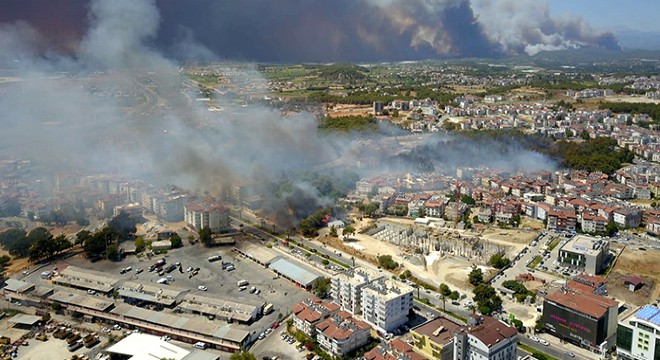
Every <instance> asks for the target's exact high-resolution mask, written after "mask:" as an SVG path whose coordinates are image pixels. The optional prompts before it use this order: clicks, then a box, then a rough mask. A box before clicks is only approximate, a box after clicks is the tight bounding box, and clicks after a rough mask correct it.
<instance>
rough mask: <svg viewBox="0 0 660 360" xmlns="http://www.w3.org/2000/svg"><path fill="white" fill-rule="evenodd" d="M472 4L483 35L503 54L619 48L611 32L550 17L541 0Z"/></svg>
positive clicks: (576, 19) (485, 0) (582, 22)
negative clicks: (588, 47)
mask: <svg viewBox="0 0 660 360" xmlns="http://www.w3.org/2000/svg"><path fill="white" fill-rule="evenodd" d="M473 5H474V9H475V12H476V14H477V15H478V18H479V23H480V24H481V26H482V28H483V29H484V31H485V33H486V34H487V35H488V37H489V38H490V39H491V41H493V42H494V43H498V44H500V45H501V47H502V50H503V51H504V52H505V53H515V54H519V53H527V54H529V55H534V54H536V53H538V52H539V51H551V50H564V49H574V48H580V47H584V46H590V47H599V48H605V49H610V50H620V49H621V48H620V46H619V44H618V40H617V39H616V38H615V37H614V35H613V34H612V33H609V32H602V31H597V30H595V29H593V28H592V27H591V26H590V25H589V23H587V22H586V21H585V20H584V19H583V18H580V17H576V16H573V15H562V16H561V17H553V16H550V10H549V8H548V3H547V1H545V0H498V1H491V0H474V2H473ZM594 5H596V4H594Z"/></svg>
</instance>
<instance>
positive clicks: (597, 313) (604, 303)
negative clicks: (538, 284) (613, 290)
mask: <svg viewBox="0 0 660 360" xmlns="http://www.w3.org/2000/svg"><path fill="white" fill-rule="evenodd" d="M546 300H548V301H552V302H555V303H557V304H560V305H562V306H565V307H567V308H569V309H573V310H575V311H578V312H581V313H583V314H587V315H589V316H592V317H595V318H601V317H602V316H603V315H605V313H607V311H608V310H609V309H610V308H611V307H614V306H616V307H618V306H619V303H618V302H616V301H614V300H611V299H608V298H606V297H603V296H600V295H596V294H591V293H583V292H575V291H566V292H564V291H561V290H560V291H557V292H555V293H553V294H550V295H548V296H546Z"/></svg>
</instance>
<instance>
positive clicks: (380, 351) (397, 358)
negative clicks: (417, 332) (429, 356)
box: [364, 338, 426, 360]
mask: <svg viewBox="0 0 660 360" xmlns="http://www.w3.org/2000/svg"><path fill="white" fill-rule="evenodd" d="M364 358H365V360H425V359H426V358H425V357H424V356H422V355H420V354H418V353H416V352H414V351H413V348H412V346H410V345H408V344H406V343H405V342H404V341H403V340H401V339H399V338H395V339H394V340H392V341H390V342H382V343H380V344H378V345H377V346H376V347H375V348H373V349H371V350H370V351H368V352H366V353H365V354H364Z"/></svg>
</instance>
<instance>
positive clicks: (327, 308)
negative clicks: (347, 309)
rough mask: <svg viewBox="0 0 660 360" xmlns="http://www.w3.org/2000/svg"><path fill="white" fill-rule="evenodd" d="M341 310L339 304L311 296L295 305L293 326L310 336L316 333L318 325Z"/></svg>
mask: <svg viewBox="0 0 660 360" xmlns="http://www.w3.org/2000/svg"><path fill="white" fill-rule="evenodd" d="M337 311H339V305H337V304H335V303H331V302H325V301H322V300H321V299H318V298H309V299H305V300H303V301H301V302H300V303H298V304H296V305H294V306H293V326H295V327H296V329H298V330H299V331H302V332H304V333H305V334H307V335H309V336H314V335H315V334H316V325H317V324H318V323H320V322H321V321H322V320H323V319H326V318H327V317H328V316H330V315H332V314H334V313H336V312H337Z"/></svg>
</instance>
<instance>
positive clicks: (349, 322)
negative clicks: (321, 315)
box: [316, 311, 371, 357]
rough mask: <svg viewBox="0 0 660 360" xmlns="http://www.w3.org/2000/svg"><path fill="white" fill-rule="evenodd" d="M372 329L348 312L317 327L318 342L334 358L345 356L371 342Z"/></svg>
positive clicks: (338, 314)
mask: <svg viewBox="0 0 660 360" xmlns="http://www.w3.org/2000/svg"><path fill="white" fill-rule="evenodd" d="M370 332H371V328H370V327H369V325H368V324H366V323H365V322H364V321H360V320H357V319H355V318H353V317H351V314H349V313H348V312H346V311H340V312H339V313H337V314H335V315H333V316H330V317H328V318H327V319H325V320H323V321H321V322H320V323H319V324H317V325H316V340H317V341H318V343H319V345H320V346H321V347H322V348H324V349H325V350H327V351H328V352H329V353H331V354H332V355H334V356H339V357H342V356H345V355H347V354H348V353H350V352H351V351H353V350H355V349H357V348H359V347H361V346H362V345H364V344H366V343H367V342H369V338H370Z"/></svg>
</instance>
